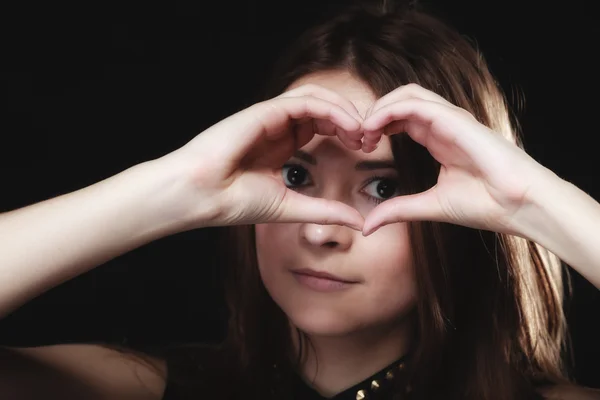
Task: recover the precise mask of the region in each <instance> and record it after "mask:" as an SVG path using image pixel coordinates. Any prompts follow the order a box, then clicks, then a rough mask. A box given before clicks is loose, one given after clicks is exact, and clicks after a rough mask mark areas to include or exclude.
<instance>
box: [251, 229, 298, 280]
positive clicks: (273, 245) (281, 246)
mask: <svg viewBox="0 0 600 400" xmlns="http://www.w3.org/2000/svg"><path fill="white" fill-rule="evenodd" d="M291 225H292V224H260V225H256V226H255V232H256V257H257V261H258V266H259V269H260V272H261V274H265V273H267V272H268V271H272V270H273V267H274V266H276V265H281V264H282V263H283V262H284V257H285V254H289V252H290V250H291V249H290V246H291V245H292V244H293V243H294V238H293V230H292V229H291Z"/></svg>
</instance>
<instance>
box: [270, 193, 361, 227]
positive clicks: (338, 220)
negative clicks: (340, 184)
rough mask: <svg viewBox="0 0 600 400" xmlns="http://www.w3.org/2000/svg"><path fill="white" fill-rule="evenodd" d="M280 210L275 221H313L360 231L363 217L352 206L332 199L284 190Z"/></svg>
mask: <svg viewBox="0 0 600 400" xmlns="http://www.w3.org/2000/svg"><path fill="white" fill-rule="evenodd" d="M281 207H282V211H281V214H280V215H279V217H278V218H277V221H275V222H313V223H317V224H321V225H345V226H348V227H350V228H352V229H355V230H357V231H362V229H363V223H364V219H363V217H362V215H361V214H360V213H359V212H358V211H357V210H356V209H354V208H352V207H350V206H348V205H346V204H344V203H342V202H339V201H334V200H328V199H323V198H317V197H310V196H305V195H302V194H300V193H298V192H295V191H293V190H288V191H287V192H286V197H285V200H284V202H283V203H282V205H281Z"/></svg>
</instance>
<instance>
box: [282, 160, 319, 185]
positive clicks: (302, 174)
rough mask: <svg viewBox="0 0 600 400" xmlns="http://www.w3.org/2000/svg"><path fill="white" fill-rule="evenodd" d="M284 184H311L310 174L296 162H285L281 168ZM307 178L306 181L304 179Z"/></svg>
mask: <svg viewBox="0 0 600 400" xmlns="http://www.w3.org/2000/svg"><path fill="white" fill-rule="evenodd" d="M281 173H282V174H283V181H284V182H285V186H287V187H289V188H294V187H298V186H307V185H309V184H311V183H312V182H311V181H310V174H309V173H308V171H307V170H306V168H304V167H302V166H301V165H298V164H286V165H284V166H283V168H282V169H281ZM307 180H308V183H306V181H307Z"/></svg>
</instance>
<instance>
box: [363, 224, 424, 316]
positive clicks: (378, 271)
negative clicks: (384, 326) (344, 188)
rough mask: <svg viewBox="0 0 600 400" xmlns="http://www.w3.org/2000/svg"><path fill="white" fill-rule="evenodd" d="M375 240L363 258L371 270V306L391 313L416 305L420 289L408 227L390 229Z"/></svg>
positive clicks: (382, 231)
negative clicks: (417, 282) (418, 287)
mask: <svg viewBox="0 0 600 400" xmlns="http://www.w3.org/2000/svg"><path fill="white" fill-rule="evenodd" d="M372 239H373V240H372V241H370V242H369V244H368V246H369V248H366V249H365V251H364V253H363V255H362V257H363V258H364V260H363V262H364V265H367V266H369V267H368V268H369V270H368V272H367V274H366V276H367V279H368V282H369V286H370V288H369V290H368V291H367V293H366V295H367V296H368V297H369V302H371V303H373V304H380V305H381V307H382V308H387V309H388V311H392V310H393V309H398V308H405V307H406V306H407V305H408V304H414V302H415V301H416V297H417V285H416V278H415V269H414V265H413V260H412V253H411V248H410V241H409V239H408V226H407V224H392V225H387V226H385V227H384V228H382V229H380V230H379V231H377V232H376V233H375V234H373V235H372ZM365 246H366V244H365ZM381 311H382V312H383V313H385V312H386V311H385V310H381Z"/></svg>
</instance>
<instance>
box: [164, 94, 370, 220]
mask: <svg viewBox="0 0 600 400" xmlns="http://www.w3.org/2000/svg"><path fill="white" fill-rule="evenodd" d="M315 134H320V135H328V136H334V135H336V136H337V137H338V138H339V139H340V140H341V142H342V143H344V144H345V145H346V146H347V147H348V148H349V149H352V150H360V149H361V147H362V143H361V139H362V118H361V116H360V114H359V113H358V111H357V110H356V108H355V107H354V105H353V104H352V103H351V102H350V101H348V100H346V99H344V98H343V97H342V96H340V95H338V94H337V93H335V92H332V91H330V90H328V89H325V88H323V87H320V86H316V85H305V86H301V87H298V88H296V89H293V90H290V91H287V92H284V93H283V94H281V95H280V96H277V97H275V98H273V99H270V100H267V101H264V102H260V103H257V104H254V105H252V106H250V107H248V108H246V109H244V110H242V111H240V112H238V113H236V114H234V115H232V116H230V117H228V118H226V119H224V120H222V121H220V122H218V123H217V124H215V125H213V126H211V127H210V128H208V129H207V130H205V131H204V132H202V133H201V134H199V135H198V136H196V137H195V138H194V139H192V140H191V141H190V142H188V143H187V144H186V145H185V146H183V147H182V148H180V149H178V150H176V151H174V152H172V153H170V154H168V155H167V156H165V157H163V158H165V161H167V160H170V161H168V162H176V163H178V165H179V166H183V171H184V174H186V182H188V183H189V184H191V185H190V187H189V189H191V190H187V194H186V197H187V198H186V199H182V203H181V204H180V205H182V206H184V207H189V208H191V210H188V211H187V214H188V217H186V219H190V220H192V221H191V223H192V224H193V227H200V226H225V225H243V224H257V223H267V222H313V223H318V224H338V225H346V226H350V227H352V228H354V229H357V230H360V229H362V224H363V222H364V219H363V217H362V216H361V215H360V213H359V212H358V211H356V210H355V209H354V208H352V207H350V206H348V205H346V204H343V203H341V202H338V201H334V200H327V199H322V198H312V197H308V196H304V195H302V194H300V193H298V192H295V191H293V190H291V189H288V188H287V187H286V186H285V184H284V181H283V176H282V171H281V169H282V166H283V164H284V163H285V162H286V161H287V160H288V159H289V158H290V157H291V156H292V155H293V153H294V152H295V151H296V150H297V149H299V148H300V147H302V146H304V145H305V144H307V143H308V142H309V141H310V140H311V139H312V138H313V136H314V135H315Z"/></svg>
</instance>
